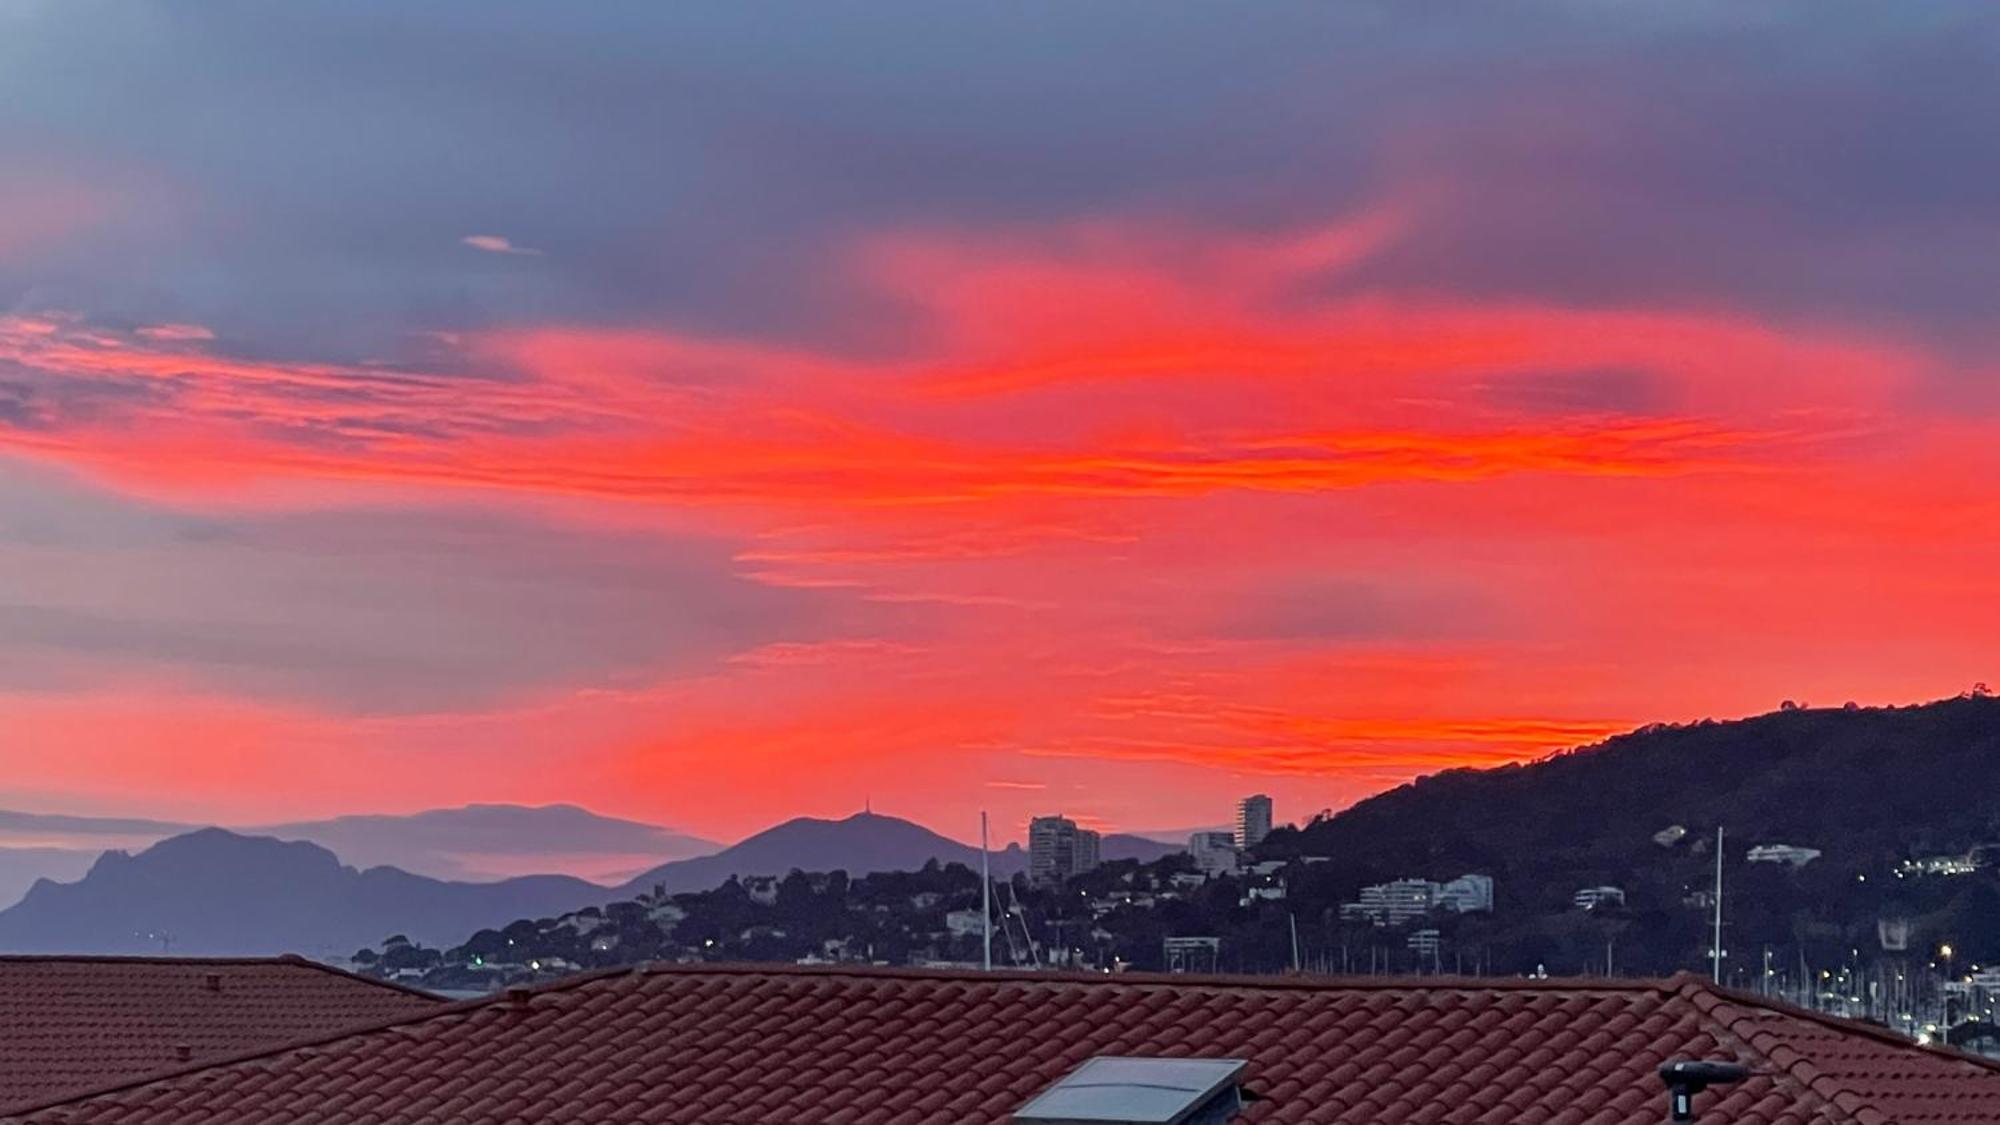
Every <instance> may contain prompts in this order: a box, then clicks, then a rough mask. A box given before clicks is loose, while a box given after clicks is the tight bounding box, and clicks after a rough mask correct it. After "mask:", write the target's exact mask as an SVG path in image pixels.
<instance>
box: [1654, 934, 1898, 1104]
mask: <svg viewBox="0 0 2000 1125" xmlns="http://www.w3.org/2000/svg"><path fill="white" fill-rule="evenodd" d="M1673 981H1674V984H1675V989H1674V996H1673V1000H1674V1001H1678V1002H1679V1003H1682V1004H1685V1005H1687V1006H1688V1007H1689V1008H1690V1009H1692V1010H1693V1011H1694V1016H1695V1021H1696V1022H1697V1023H1698V1024H1700V1025H1701V1026H1702V1027H1703V1028H1705V1029H1706V1030H1707V1031H1708V1033H1709V1034H1710V1035H1712V1036H1714V1037H1715V1041H1716V1042H1717V1043H1719V1044H1722V1045H1723V1046H1725V1047H1728V1048H1729V1049H1730V1050H1731V1053H1733V1054H1735V1055H1736V1056H1738V1058H1743V1059H1754V1060H1756V1063H1757V1065H1756V1066H1755V1067H1754V1068H1753V1073H1762V1074H1763V1075H1765V1076H1766V1077H1768V1078H1770V1079H1771V1080H1772V1083H1773V1084H1774V1085H1783V1086H1788V1087H1791V1088H1793V1089H1795V1090H1796V1091H1797V1096H1798V1097H1799V1098H1800V1099H1801V1100H1802V1101H1806V1102H1810V1103H1816V1105H1815V1108H1817V1109H1819V1110H1821V1111H1822V1112H1824V1113H1825V1114H1827V1115H1828V1116H1829V1117H1831V1118H1832V1119H1833V1120H1834V1121H1836V1122H1840V1123H1843V1125H1861V1123H1860V1122H1859V1121H1858V1120H1857V1119H1856V1118H1855V1116H1854V1114H1852V1113H1850V1112H1849V1111H1848V1110H1847V1109H1846V1108H1845V1107H1843V1106H1842V1105H1841V1104H1840V1103H1839V1102H1838V1101H1836V1100H1835V1099H1833V1098H1832V1097H1830V1096H1828V1095H1827V1094H1825V1093H1823V1092H1822V1091H1821V1090H1820V1089H1819V1088H1818V1087H1817V1086H1816V1085H1815V1084H1814V1080H1813V1079H1812V1078H1810V1077H1807V1076H1804V1075H1801V1074H1799V1073H1798V1072H1796V1071H1795V1070H1794V1069H1793V1068H1792V1067H1790V1066H1786V1065H1784V1064H1782V1063H1780V1062H1778V1060H1777V1059H1775V1058H1773V1057H1772V1056H1771V1055H1770V1054H1769V1053H1768V1052H1766V1051H1764V1050H1763V1049H1762V1048H1760V1047H1758V1046H1757V1045H1756V1044H1754V1043H1752V1042H1750V1040H1749V1039H1747V1038H1745V1037H1744V1036H1742V1035H1740V1034H1738V1033H1737V1031H1736V1029H1735V1028H1733V1027H1731V1026H1729V1023H1728V1022H1727V1021H1725V1020H1721V1019H1717V1018H1716V1017H1715V1015H1714V1012H1713V1010H1712V1009H1711V1008H1710V1007H1708V1006H1705V1005H1702V1004H1699V1003H1696V1002H1695V997H1696V996H1703V997H1708V998H1710V999H1713V1000H1717V1001H1720V1002H1728V1001H1730V1000H1731V999H1733V998H1732V997H1730V996H1729V994H1728V992H1727V990H1725V989H1723V988H1722V987H1721V986H1719V985H1717V984H1715V983H1713V982H1711V981H1708V980H1705V979H1703V978H1702V977H1700V976H1699V975H1697V974H1695V973H1691V972H1685V971H1683V972H1679V973H1675V974H1674V977H1673Z"/></svg>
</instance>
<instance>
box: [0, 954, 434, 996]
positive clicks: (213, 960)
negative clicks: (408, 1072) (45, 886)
mask: <svg viewBox="0 0 2000 1125" xmlns="http://www.w3.org/2000/svg"><path fill="white" fill-rule="evenodd" d="M51 964H53V965H177V966H188V967H213V968H259V969H269V968H278V967H281V966H283V967H298V968H304V969H314V970H317V971H319V972H322V973H328V974H330V975H333V976H337V977H340V978H342V979H344V980H351V981H356V982H359V983H363V984H368V985H372V986H374V987H376V988H381V989H386V990H388V991H391V992H400V993H403V994H405V995H408V996H418V997H422V998H423V999H425V1000H432V1001H439V1002H442V1000H443V998H442V997H440V996H438V995H437V994H436V993H434V992H427V991H425V990H424V989H421V988H416V987H413V986H411V985H407V984H404V983H402V982H401V981H393V980H383V979H381V978H379V977H370V976H364V975H362V974H360V973H357V972H354V971H353V970H351V969H343V968H341V967H340V966H338V965H330V964H328V963H326V962H325V961H319V960H315V959H313V958H311V957H307V956H304V955H303V954H299V953H277V954H272V955H270V956H259V957H173V956H167V955H145V954H139V955H130V954H113V953H104V954H98V953H47V954H44V953H0V967H3V966H6V965H51Z"/></svg>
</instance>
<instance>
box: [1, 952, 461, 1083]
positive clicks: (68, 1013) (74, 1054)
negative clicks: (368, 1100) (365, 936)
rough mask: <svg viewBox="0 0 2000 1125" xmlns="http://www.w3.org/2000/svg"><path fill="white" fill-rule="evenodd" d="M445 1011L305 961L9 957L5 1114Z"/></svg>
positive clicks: (5, 972) (4, 986) (427, 999)
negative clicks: (191, 1066) (342, 1032)
mask: <svg viewBox="0 0 2000 1125" xmlns="http://www.w3.org/2000/svg"><path fill="white" fill-rule="evenodd" d="M439 1006H440V1002H439V1001H438V999H437V998H436V997H433V996H430V995H429V994H427V993H421V992H417V991H414V990H412V989H407V988H402V987H398V986H395V985H386V984H382V983H380V982H377V981H371V980H367V979H365V978H363V977H357V976H354V975H352V974H349V973H343V972H341V971H339V970H337V969H332V968H329V967H327V966H324V965H319V964H315V963H314V962H311V961H307V960H304V959H303V958H298V957H275V958H255V959H249V958H227V959H221V958H191V957H177V958H166V957H159V958H153V957H22V956H0V1107H5V1106H15V1105H23V1104H29V1103H35V1102H43V1101H47V1100H49V1099H51V1098H54V1097H57V1096H60V1095H63V1094H69V1093H74V1092H76V1091H79V1090H87V1089H94V1088H97V1087H101V1086H104V1085H106V1084H108V1083H113V1082H122V1081H130V1080H132V1079H135V1078H140V1077H144V1076H146V1075H151V1074H158V1073H160V1072H162V1071H168V1070H178V1069H181V1068H183V1067H185V1066H186V1065H187V1064H188V1063H189V1062H190V1061H191V1060H192V1061H194V1062H206V1061H212V1060H215V1059H220V1058H226V1057H230V1056H234V1055H239V1054H242V1053H243V1052H245V1051H250V1050H257V1049H262V1048H269V1047H273V1046H277V1045H279V1044H282V1043H289V1042H294V1041H296V1040H298V1039H301V1038H304V1037H306V1036H310V1035H319V1034H325V1033H327V1032H330V1031H336V1030H340V1029H343V1028H350V1027H354V1026H356V1025H359V1024H375V1023H380V1022H382V1021H383V1020H385V1019H393V1018H395V1017H397V1016H403V1015H409V1014H411V1013H413V1012H427V1011H430V1010H433V1009H435V1008H437V1007H439Z"/></svg>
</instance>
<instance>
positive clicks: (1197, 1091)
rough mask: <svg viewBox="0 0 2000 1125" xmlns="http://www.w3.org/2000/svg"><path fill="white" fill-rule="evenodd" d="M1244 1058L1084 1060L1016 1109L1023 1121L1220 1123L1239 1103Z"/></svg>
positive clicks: (1059, 1124) (1066, 1124)
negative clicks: (1238, 1083) (1238, 1084)
mask: <svg viewBox="0 0 2000 1125" xmlns="http://www.w3.org/2000/svg"><path fill="white" fill-rule="evenodd" d="M1248 1065H1249V1064H1248V1063H1246V1062H1244V1061H1243V1060H1242V1059H1158V1058H1116V1057H1109V1056H1105V1057H1099V1058H1094V1059H1088V1060H1085V1062H1084V1063H1083V1064H1082V1065H1081V1066H1078V1067H1077V1068H1076V1069H1075V1070H1072V1071H1070V1072H1069V1073H1068V1074H1066V1075H1064V1076H1063V1077H1062V1078H1061V1079H1060V1080H1059V1081H1057V1082H1056V1084H1055V1085H1053V1086H1050V1087H1049V1088H1048V1089H1046V1090H1043V1091H1042V1092H1041V1093H1040V1094H1037V1095H1035V1097H1034V1099H1033V1100H1031V1101H1029V1102H1028V1104H1027V1105H1024V1106H1022V1107H1021V1108H1020V1109H1019V1110H1017V1111H1016V1112H1015V1114H1014V1120H1015V1121H1017V1122H1021V1123H1023V1125H1027V1123H1033V1125H1109V1123H1116V1125H1220V1123H1221V1122H1225V1121H1228V1120H1229V1119H1230V1118H1231V1117H1233V1116H1235V1114H1236V1112H1237V1111H1238V1110H1240V1109H1241V1108H1242V1107H1243V1102H1242V1098H1241V1097H1240V1096H1239V1094H1238V1092H1237V1089H1236V1079H1237V1077H1238V1076H1239V1075H1241V1074H1242V1073H1243V1069H1244V1068H1245V1067H1246V1066H1248Z"/></svg>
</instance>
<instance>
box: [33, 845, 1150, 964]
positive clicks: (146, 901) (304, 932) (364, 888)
mask: <svg viewBox="0 0 2000 1125" xmlns="http://www.w3.org/2000/svg"><path fill="white" fill-rule="evenodd" d="M545 811H546V810H515V812H521V813H538V812H545ZM575 812H577V813H582V810H575ZM510 815H512V814H506V813H494V812H491V811H490V810H489V814H488V815H487V816H485V817H484V818H483V820H484V823H485V824H486V825H487V826H488V827H489V828H493V827H495V826H496V825H499V824H504V823H505V822H506V821H507V820H508V819H509V817H510ZM582 815H583V816H585V817H588V816H589V815H590V814H588V813H582ZM514 819H515V820H516V821H517V822H526V823H527V824H529V825H530V826H532V825H533V824H537V823H540V822H541V821H542V820H544V819H546V818H545V817H543V816H524V817H514ZM600 819H601V818H600ZM356 820H360V821H364V823H363V824H360V825H356V824H354V823H352V822H353V821H356ZM365 820H366V818H349V819H348V822H346V823H342V822H334V823H338V824H341V827H342V830H343V831H362V830H365V827H366V824H365ZM613 823H616V822H613ZM315 827H316V826H315ZM395 827H398V828H400V827H401V826H400V825H399V826H395ZM641 827H644V826H641ZM450 838H451V839H453V840H461V839H464V838H466V837H465V836H464V835H463V834H461V833H458V832H453V833H452V834H451V835H450ZM572 838H576V837H572ZM616 838H622V837H614V839H616ZM1172 850H1173V849H1172V848H1170V847H1169V846H1167V845H1162V844H1159V843H1156V842H1154V841H1150V840H1143V839H1139V838H1137V837H1129V838H1128V837H1121V836H1115V835H1114V836H1110V837H1107V838H1106V840H1105V842H1104V853H1105V856H1106V858H1135V859H1146V860H1151V859H1157V858H1159V857H1160V856H1163V855H1166V854H1168V853H1169V852H1170V851H1172ZM932 859H937V860H939V861H940V862H953V861H956V862H961V863H966V864H968V865H971V866H977V864H978V862H979V852H978V849H977V848H974V847H972V846H970V845H967V844H963V843H960V842H958V841H956V840H952V839H950V838H948V837H945V836H941V835H939V834H937V833H935V832H932V831H930V830H929V829H927V828H924V827H922V826H921V825H917V824H913V823H911V822H910V821H907V820H901V819H898V818H896V817H889V816H878V815H874V814H870V813H859V814H856V815H854V816H850V817H847V818H846V819H844V820H815V819H811V818H799V819H796V820H791V821H787V822H785V823H784V824H780V825H778V826H776V827H774V828H771V829H768V830H766V831H764V832H760V833H758V834H756V835H755V836H751V837H750V838H748V839H746V840H744V841H742V842H741V843H739V844H736V845H734V846H733V847H729V848H725V849H723V850H722V851H720V852H718V853H716V854H714V855H708V856H699V857H693V858H688V859H680V860H674V861H670V862H667V863H663V864H659V865H657V866H655V867H653V868H652V869H650V870H648V871H646V872H645V873H644V874H641V875H640V876H638V877H637V878H634V879H632V880H630V881H629V882H627V883H625V884H623V885H620V886H615V887H607V886H604V885H602V884H598V883H592V882H588V881H586V880H583V879H579V878H576V877H574V876H568V875H531V876H520V877H514V878H508V879H502V880H496V881H488V882H459V881H450V880H442V879H436V878H431V877H429V876H425V875H418V874H412V873H410V872H408V871H404V870H401V869H399V868H396V867H393V866H381V865H377V866H370V867H366V868H360V867H356V866H350V865H347V864H344V863H343V862H342V858H341V857H337V856H336V855H335V853H334V852H333V851H330V850H329V849H327V848H325V847H322V846H320V845H318V844H315V843H310V842H304V841H284V840H279V839H276V838H274V837H270V836H252V835H245V834H241V833H236V832H231V831H228V830H225V829H219V828H205V829H198V830H196V831H193V832H189V833H184V834H182V835H178V836H172V837H169V838H168V839H166V840H162V841H160V842H158V843H155V844H153V845H152V846H151V847H148V848H145V849H144V850H142V851H139V852H137V853H136V854H128V853H126V852H123V851H109V852H106V853H104V855H103V856H101V857H100V858H98V859H97V860H96V861H95V863H93V864H92V865H91V867H90V868H89V870H88V871H87V872H86V873H85V874H84V875H83V876H82V878H80V879H77V880H76V881H74V882H57V881H54V880H50V879H43V880H40V881H38V882H36V883H35V884H34V885H33V886H32V887H31V888H30V889H29V890H28V892H27V894H26V895H25V896H24V897H23V898H22V899H21V901H20V902H18V903H16V904H15V905H14V906H12V907H10V908H8V909H6V910H4V911H0V952H17V953H23V952H28V953H32V952H91V953H158V952H161V951H163V950H167V951H172V952H176V953H187V954H267V953H281V952H294V953H305V954H310V955H315V956H340V955H345V954H347V953H351V952H353V951H354V950H355V949H358V948H360V947H361V946H364V945H371V944H374V943H377V942H380V941H382V940H383V939H384V938H385V937H388V936H391V935H395V934H401V935H403V936H406V937H408V938H410V939H412V940H414V941H416V942H419V943H422V944H437V943H445V942H456V941H458V940H460V939H462V938H463V937H464V936H465V935H466V934H469V933H471V932H473V931H475V930H478V929H480V928H482V927H487V926H493V925H499V924H502V923H505V922H508V921H511V920H513V919H516V918H522V917H529V918H532V917H541V916H546V915H552V914H560V913H563V912H566V911H569V910H574V909H577V908H580V907H583V906H589V905H596V904H601V903H604V902H607V901H612V900H615V899H618V898H624V897H632V896H634V895H636V894H638V893H641V892H643V891H648V890H651V889H652V888H654V887H656V886H664V887H666V888H667V889H668V890H669V891H670V892H678V891H684V890H707V889H709V888H712V887H715V886H717V885H719V884H721V883H723V882H725V881H726V880H728V879H729V878H730V877H731V876H743V875H782V874H785V873H787V872H789V871H791V870H793V869H794V868H798V869H804V870H812V871H825V870H831V869H834V868H841V869H845V870H847V871H848V872H850V873H851V874H855V875H861V874H868V873H872V872H877V871H908V870H915V869H917V868H920V867H922V866H923V865H924V864H925V863H926V862H928V861H930V860H932ZM992 864H993V871H994V874H995V875H996V876H1001V877H1005V876H1008V875H1011V874H1013V873H1014V872H1015V871H1019V870H1021V869H1022V868H1023V867H1025V866H1026V856H1025V853H1024V852H1023V851H1022V850H1021V848H1020V847H1019V845H1014V846H1011V847H1009V848H1007V849H1004V850H1002V851H997V852H994V853H993V855H992Z"/></svg>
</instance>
